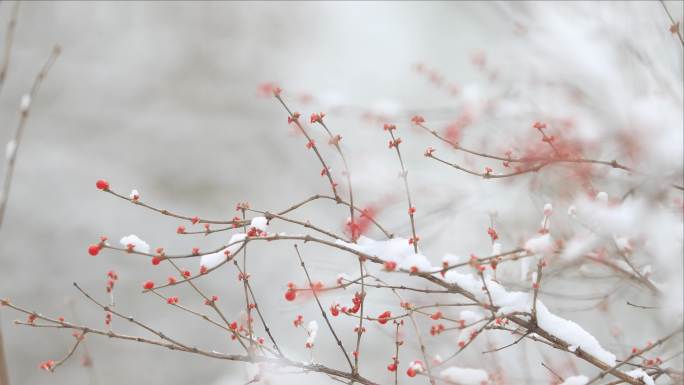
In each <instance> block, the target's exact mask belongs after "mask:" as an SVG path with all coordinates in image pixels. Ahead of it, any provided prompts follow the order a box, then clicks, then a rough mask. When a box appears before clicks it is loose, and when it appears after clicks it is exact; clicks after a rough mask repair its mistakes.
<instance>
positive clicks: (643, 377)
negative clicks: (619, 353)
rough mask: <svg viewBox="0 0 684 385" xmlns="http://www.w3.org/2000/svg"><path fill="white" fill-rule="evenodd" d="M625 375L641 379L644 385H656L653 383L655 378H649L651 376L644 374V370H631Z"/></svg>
mask: <svg viewBox="0 0 684 385" xmlns="http://www.w3.org/2000/svg"><path fill="white" fill-rule="evenodd" d="M625 374H627V375H628V376H630V377H634V378H637V379H640V380H641V381H643V382H644V384H646V385H655V381H653V378H651V376H649V375H648V374H647V373H646V372H644V370H643V369H641V368H638V369H634V370H630V371H629V372H626V373H625Z"/></svg>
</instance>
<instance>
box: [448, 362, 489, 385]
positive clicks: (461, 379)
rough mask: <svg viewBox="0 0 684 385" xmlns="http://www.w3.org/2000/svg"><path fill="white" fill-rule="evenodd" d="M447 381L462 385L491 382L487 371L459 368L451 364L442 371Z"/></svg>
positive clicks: (481, 384)
mask: <svg viewBox="0 0 684 385" xmlns="http://www.w3.org/2000/svg"><path fill="white" fill-rule="evenodd" d="M440 377H442V378H443V379H444V380H446V381H450V382H453V383H455V384H460V385H485V384H488V383H489V376H488V375H487V372H485V371H484V370H482V369H471V368H459V367H456V366H450V367H448V368H446V369H444V370H442V372H441V373H440Z"/></svg>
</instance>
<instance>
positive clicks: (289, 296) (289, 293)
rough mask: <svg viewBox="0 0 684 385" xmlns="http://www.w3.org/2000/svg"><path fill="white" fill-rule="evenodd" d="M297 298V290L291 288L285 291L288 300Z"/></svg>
mask: <svg viewBox="0 0 684 385" xmlns="http://www.w3.org/2000/svg"><path fill="white" fill-rule="evenodd" d="M295 298H297V292H296V291H294V290H292V289H290V290H288V291H286V292H285V299H286V300H288V301H290V302H292V301H294V300H295Z"/></svg>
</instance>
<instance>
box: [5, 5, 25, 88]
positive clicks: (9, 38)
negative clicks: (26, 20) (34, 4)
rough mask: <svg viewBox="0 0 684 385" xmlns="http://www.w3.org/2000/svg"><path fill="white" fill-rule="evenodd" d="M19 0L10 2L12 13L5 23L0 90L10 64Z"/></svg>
mask: <svg viewBox="0 0 684 385" xmlns="http://www.w3.org/2000/svg"><path fill="white" fill-rule="evenodd" d="M19 4H20V2H19V1H15V2H14V3H13V4H12V15H11V16H10V20H9V23H7V32H5V49H4V50H3V54H2V62H0V90H2V87H3V86H4V85H5V78H6V77H7V70H8V69H9V65H10V56H11V55H12V43H14V30H15V29H16V26H17V17H18V16H19Z"/></svg>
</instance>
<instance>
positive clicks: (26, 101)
mask: <svg viewBox="0 0 684 385" xmlns="http://www.w3.org/2000/svg"><path fill="white" fill-rule="evenodd" d="M30 107H31V95H29V94H25V95H23V96H22V97H21V102H20V103H19V109H20V110H21V112H26V111H28V109H29V108H30Z"/></svg>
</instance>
